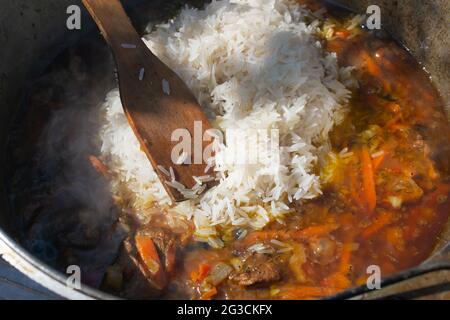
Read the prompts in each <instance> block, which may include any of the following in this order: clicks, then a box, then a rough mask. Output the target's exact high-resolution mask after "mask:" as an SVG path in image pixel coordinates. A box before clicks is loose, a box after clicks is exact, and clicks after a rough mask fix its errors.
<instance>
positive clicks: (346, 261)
mask: <svg viewBox="0 0 450 320" xmlns="http://www.w3.org/2000/svg"><path fill="white" fill-rule="evenodd" d="M353 247H354V245H353V242H348V243H345V244H344V245H343V246H342V253H341V261H340V264H339V272H342V273H344V274H346V273H347V272H349V270H350V258H351V256H352V251H353Z"/></svg>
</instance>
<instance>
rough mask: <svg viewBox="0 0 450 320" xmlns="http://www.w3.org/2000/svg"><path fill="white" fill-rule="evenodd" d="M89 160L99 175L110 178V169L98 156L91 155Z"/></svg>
mask: <svg viewBox="0 0 450 320" xmlns="http://www.w3.org/2000/svg"><path fill="white" fill-rule="evenodd" d="M88 159H89V162H90V163H91V165H92V167H94V169H95V170H96V171H97V172H98V173H100V174H102V175H103V176H104V177H106V178H108V177H109V176H110V174H111V173H110V171H109V168H108V167H107V166H106V165H105V164H104V163H103V162H101V161H100V159H99V158H97V157H96V156H93V155H90V156H89V157H88Z"/></svg>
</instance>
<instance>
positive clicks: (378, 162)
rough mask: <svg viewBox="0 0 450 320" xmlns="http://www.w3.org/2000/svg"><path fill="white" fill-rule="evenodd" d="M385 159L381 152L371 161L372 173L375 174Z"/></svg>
mask: <svg viewBox="0 0 450 320" xmlns="http://www.w3.org/2000/svg"><path fill="white" fill-rule="evenodd" d="M385 158H386V152H383V154H380V155H379V156H378V157H376V158H373V159H372V167H373V172H376V171H377V170H378V168H379V167H380V165H381V164H382V163H383V161H384V159H385Z"/></svg>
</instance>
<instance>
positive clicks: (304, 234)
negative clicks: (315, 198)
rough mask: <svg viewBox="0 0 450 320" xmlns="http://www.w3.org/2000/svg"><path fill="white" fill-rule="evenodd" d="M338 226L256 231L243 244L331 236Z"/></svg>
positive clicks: (326, 225)
mask: <svg viewBox="0 0 450 320" xmlns="http://www.w3.org/2000/svg"><path fill="white" fill-rule="evenodd" d="M338 228H339V225H337V224H324V225H319V226H311V227H308V228H305V229H303V230H298V231H280V230H268V231H254V232H252V233H250V234H249V235H248V236H247V237H246V238H245V239H244V240H243V242H244V243H246V244H251V243H255V242H259V241H268V240H271V239H277V240H282V241H283V240H292V239H299V238H300V239H301V238H311V237H315V236H321V235H326V234H329V233H330V232H333V231H334V230H336V229H338Z"/></svg>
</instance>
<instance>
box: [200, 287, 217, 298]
mask: <svg viewBox="0 0 450 320" xmlns="http://www.w3.org/2000/svg"><path fill="white" fill-rule="evenodd" d="M216 294H217V289H216V287H213V288H212V289H211V290H208V291H206V292H205V293H203V294H202V295H201V297H200V300H211V299H212V298H213V297H214V296H215V295H216Z"/></svg>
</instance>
